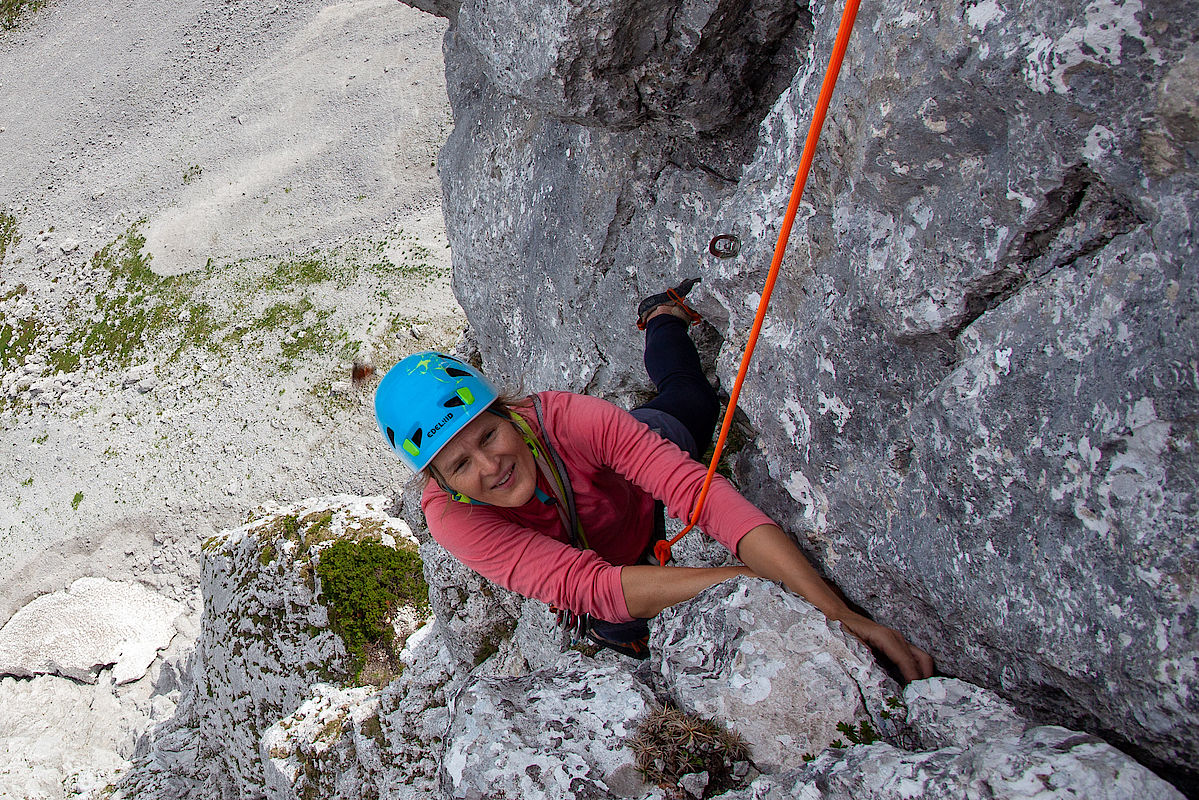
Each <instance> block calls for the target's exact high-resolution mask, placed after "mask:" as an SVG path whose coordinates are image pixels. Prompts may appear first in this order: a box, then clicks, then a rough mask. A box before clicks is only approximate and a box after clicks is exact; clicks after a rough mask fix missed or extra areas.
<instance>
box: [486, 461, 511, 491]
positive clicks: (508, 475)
mask: <svg viewBox="0 0 1199 800" xmlns="http://www.w3.org/2000/svg"><path fill="white" fill-rule="evenodd" d="M515 471H516V465H515V464H513V465H512V466H510V467H508V471H507V472H505V473H504V474H503V477H501V478H500V479H499V481H498V482H497V483H495V484H494V485H493V486H492V487H491V488H492V489H502V488H503V487H504V484H506V483H507V482H508V481H509V480H511V479H512V473H513V472H515Z"/></svg>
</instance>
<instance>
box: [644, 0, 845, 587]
mask: <svg viewBox="0 0 1199 800" xmlns="http://www.w3.org/2000/svg"><path fill="white" fill-rule="evenodd" d="M859 4H860V0H846V3H845V10H844V11H842V13H841V24H840V27H838V29H837V38H836V40H835V41H834V43H833V52H832V55H831V56H829V63H828V67H827V68H826V69H825V71H824V82H823V83H822V84H821V86H820V96H819V98H818V99H817V101H816V108H815V109H814V110H813V112H812V123H811V125H810V126H809V127H808V135H807V138H806V139H805V140H804V149H803V156H802V157H801V158H800V161H799V170H798V171H797V173H796V175H795V184H794V185H793V186H792V188H791V200H790V202H789V203H788V204H787V213H786V214H785V215H784V216H783V225H782V228H781V229H780V230H779V237H778V242H776V243H775V246H774V258H773V259H772V260H771V263H770V272H769V273H767V275H766V284H765V286H764V288H763V289H762V298H761V300H759V301H758V311H757V314H756V315H755V316H754V324H753V327H752V328H751V329H750V332H749V340H748V341H747V342H746V345H745V353H744V355H742V356H741V368H740V370H738V372H737V380H736V382H734V384H733V389H732V391H731V392H729V402H728V407H727V409H726V410H725V414H724V422H723V423H722V424H721V426H720V436H719V437H717V439H716V446H715V448H714V449H713V452H712V462H711V464H709V465H708V474H707V477H705V478H704V485H703V488H701V489H700V492H699V498H698V499H697V500H696V501H695V508H694V510H693V511H692V512H691V521H690V522H688V523H687V527H685V528H683V530H682V531H680V532H679V534H678V535H677V536H675V537H674V538H673V539H669V540H664V541H661V542H658V543H657V545H655V546H654V555H656V556H657V557H658V561H659V562H660V563H662V564H665V563H666V562H667V561H669V560H670V548H671V547H672V546H673V545H674V544H675V543H676V542H678V541H679V539H682V538H683V537H684V536H686V535H687V532H688V531H690V530H691V529H692V528H694V527H695V524H696V522H698V520H699V515H700V512H702V511H703V508H704V501H705V500H706V499H707V497H708V490H709V489H710V488H711V486H712V477H713V476H714V475H715V474H716V465H717V464H718V463H719V462H720V455H721V452H722V451H723V450H724V442H725V439H726V438H728V433H729V429H730V428H731V427H732V425H733V413H734V412H735V411H736V409H737V399H738V397H739V396H740V395H741V384H742V383H744V381H745V376H746V373H748V372H749V364H750V361H751V360H752V359H753V353H754V348H755V347H756V346H757V343H758V335H759V334H760V333H761V330H762V322H763V321H764V320H765V318H766V309H767V307H768V306H769V305H770V293H771V292H772V291H774V283H775V281H776V280H777V279H778V273H779V267H780V266H782V263H783V255H784V254H785V253H786V251H787V240H788V239H790V238H791V228H792V226H793V225H794V224H795V214H796V212H797V211H798V210H799V200H800V198H801V197H803V190H804V187H805V186H806V185H807V182H808V172H809V171H810V170H811V168H812V159H813V157H814V156H815V154H816V144H817V143H818V141H819V140H820V129H821V128H823V127H824V118H825V117H826V116H827V114H828V107H829V103H830V102H831V101H832V97H833V90H834V89H835V88H836V86H837V77H838V76H839V75H840V74H841V62H842V61H843V60H844V59H845V50H846V48H847V47H848V46H849V35H850V33H852V32H853V24H854V20H855V19H857V16H858V6H859Z"/></svg>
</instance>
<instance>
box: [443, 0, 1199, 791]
mask: <svg viewBox="0 0 1199 800" xmlns="http://www.w3.org/2000/svg"><path fill="white" fill-rule="evenodd" d="M784 5H785V4H784ZM840 10H841V6H840V5H833V4H806V5H801V6H791V5H787V6H786V8H784V7H783V6H774V7H766V6H762V5H758V4H754V3H734V2H720V0H696V2H686V3H683V2H671V1H670V0H651V2H645V3H638V4H635V7H634V6H633V5H631V4H626V3H622V2H618V0H610V1H609V2H599V0H590V1H589V2H582V3H570V4H566V3H559V4H550V5H548V6H544V7H543V6H536V7H534V6H530V5H528V4H523V5H522V4H517V3H512V2H503V3H485V2H482V0H465V1H464V2H463V3H462V4H461V7H460V8H459V10H458V15H457V22H456V23H453V24H451V26H450V29H449V31H448V32H447V36H446V47H445V53H446V70H447V79H448V86H449V92H450V97H451V103H452V105H453V107H454V115H455V128H454V131H453V133H452V134H451V137H450V140H449V142H448V143H447V145H446V147H445V148H444V149H443V151H442V153H441V156H440V160H439V170H440V173H441V177H442V183H443V190H444V194H445V214H446V222H447V227H448V232H449V238H450V241H451V244H452V247H453V259H454V288H455V292H456V294H457V296H458V298H459V301H460V302H461V304H462V306H463V308H464V309H465V311H466V314H467V317H468V319H469V320H470V323H471V326H472V329H473V331H474V333H475V335H476V336H477V339H478V344H479V348H480V351H481V354H482V357H483V361H484V366H485V368H486V370H487V371H488V372H489V373H491V374H492V375H494V376H496V377H497V378H498V379H500V381H501V382H510V383H523V384H524V385H525V386H526V387H528V388H531V389H532V388H536V389H541V388H560V389H569V390H576V391H586V392H590V393H594V394H599V395H603V396H605V397H608V398H610V399H613V400H614V401H617V402H622V403H628V402H630V401H631V400H634V399H636V398H638V397H643V396H645V393H646V392H647V391H648V390H649V388H650V387H648V386H647V382H646V379H645V376H644V374H643V371H642V369H641V366H640V360H641V359H640V341H639V336H638V334H637V333H636V331H635V330H634V328H633V326H632V319H633V309H634V307H635V305H636V301H637V299H639V298H640V297H642V296H645V295H647V294H650V293H652V292H657V291H661V290H662V288H663V287H664V286H667V285H673V284H674V283H676V282H677V281H678V280H679V279H680V278H683V277H688V276H691V275H696V276H699V277H702V279H703V283H701V284H700V286H699V287H697V289H696V291H695V292H693V294H692V297H693V298H694V301H695V305H696V306H697V308H698V309H699V310H700V311H701V312H702V313H703V314H704V315H705V318H706V320H707V322H708V324H709V325H710V326H711V330H712V332H714V333H715V334H716V335H717V337H718V339H719V340H720V341H721V344H720V352H719V354H718V358H717V361H716V368H717V374H718V375H719V377H720V380H721V381H722V383H723V384H724V385H725V386H726V387H727V386H729V385H730V384H731V382H732V378H733V376H734V375H735V373H736V369H737V365H738V363H739V360H740V354H741V350H742V347H743V345H744V343H745V337H746V332H747V331H748V329H749V327H750V323H751V320H752V317H753V314H754V312H755V306H756V303H757V300H758V296H759V294H760V293H761V291H762V287H763V280H764V276H765V270H766V265H767V264H768V263H769V258H770V252H771V249H772V247H773V244H774V240H775V237H776V233H777V230H778V220H779V219H780V217H781V214H782V209H783V208H784V207H785V205H786V198H787V194H788V192H789V190H790V185H791V181H792V177H793V175H794V172H795V168H796V166H797V164H798V160H799V156H800V151H801V147H802V139H803V135H804V132H805V130H806V124H807V120H808V119H809V116H810V111H811V108H812V107H813V105H814V103H815V98H816V95H817V90H818V87H819V83H820V79H821V75H822V72H823V69H824V65H825V63H826V59H827V57H828V53H829V52H830V50H831V43H832V38H833V35H834V31H835V29H836V26H837V23H838V18H839V14H840ZM1197 17H1199V4H1197V3H1196V1H1195V0H1151V1H1147V2H1141V0H1130V1H1129V2H1114V3H1106V4H1089V5H1088V4H1061V3H1059V4H1043V3H1041V4H1036V3H1025V4H996V3H990V2H977V3H976V2H970V3H966V4H964V5H963V4H961V3H950V2H933V3H923V2H913V1H912V0H899V2H888V3H882V2H878V0H867V2H865V3H863V5H862V7H861V11H860V14H859V18H858V23H857V27H856V30H855V33H854V36H853V38H852V40H851V43H850V46H849V50H848V55H847V60H846V65H845V68H844V70H843V73H842V78H841V82H840V84H839V87H838V89H837V94H836V95H835V97H834V103H833V110H832V114H831V116H830V118H829V121H828V122H827V123H826V126H825V131H824V135H823V139H822V142H821V145H820V149H819V150H818V151H817V157H816V160H815V163H814V166H813V170H812V174H811V178H810V180H809V184H808V187H807V190H806V193H805V196H804V201H803V204H802V206H801V213H800V215H799V217H798V223H797V226H796V229H795V232H794V234H793V235H792V241H791V245H790V248H789V250H788V254H787V257H786V258H785V259H784V260H783V264H782V271H781V275H780V279H779V281H778V284H777V285H776V287H775V290H774V294H773V298H772V302H771V310H770V314H769V316H768V318H767V323H766V325H765V328H764V331H763V336H762V339H761V341H760V342H759V344H758V347H757V351H756V355H755V361H754V364H753V366H752V367H751V369H750V371H749V376H748V382H747V384H746V388H745V389H744V391H743V393H742V400H741V404H740V405H741V410H742V412H743V413H744V421H745V426H746V428H745V430H746V432H747V433H748V434H749V439H750V444H749V445H748V446H747V447H746V448H745V450H743V451H742V458H741V464H742V466H741V477H742V479H743V485H744V486H745V487H746V489H747V491H748V492H749V493H750V496H751V497H752V499H754V500H755V501H756V502H758V503H759V504H760V505H762V506H763V507H764V508H765V510H767V511H768V512H769V513H771V514H772V515H773V516H774V517H775V518H776V519H778V520H779V521H780V522H781V523H782V524H783V525H784V527H786V528H788V529H789V530H791V531H792V532H794V533H795V534H796V535H797V536H798V537H799V538H800V539H801V541H802V543H803V544H804V546H805V548H806V549H807V550H808V551H809V552H811V553H812V554H813V555H814V556H815V557H816V560H817V561H818V562H819V564H820V566H821V568H822V569H823V570H824V571H825V572H826V573H827V574H829V575H830V576H831V577H832V578H833V579H834V580H835V581H836V582H837V583H838V584H839V585H840V586H841V588H842V589H843V590H844V591H845V592H846V594H847V595H848V596H849V597H850V599H852V600H853V601H854V602H856V603H858V604H859V605H860V606H862V607H864V608H865V609H866V610H867V611H869V612H870V613H872V614H873V615H875V616H876V618H878V619H880V620H881V621H884V622H886V623H888V624H890V625H893V626H895V627H898V628H900V629H901V630H903V631H904V632H905V633H906V634H908V635H909V636H910V637H911V638H912V639H913V640H914V641H915V642H916V643H917V644H919V645H921V646H923V647H925V648H926V649H929V650H931V651H932V652H933V653H934V655H935V656H936V657H937V659H938V662H939V663H940V665H941V666H942V668H943V669H945V670H946V671H947V672H949V673H952V674H956V675H960V676H962V677H965V678H968V679H970V680H971V681H974V682H977V683H980V684H983V685H985V686H988V687H991V688H993V689H995V690H996V691H998V692H1000V693H1001V694H1003V696H1005V697H1006V698H1008V699H1010V700H1013V701H1015V702H1016V703H1017V705H1018V706H1019V707H1020V708H1021V709H1022V710H1025V711H1028V712H1030V713H1033V714H1035V715H1037V716H1038V717H1039V718H1041V719H1043V720H1047V721H1053V722H1057V723H1060V724H1064V725H1068V726H1070V727H1081V728H1083V729H1085V730H1088V731H1091V732H1094V733H1099V734H1102V735H1103V736H1105V737H1108V738H1109V739H1110V740H1111V741H1113V742H1116V743H1118V744H1120V745H1121V746H1125V747H1128V748H1130V749H1131V750H1132V751H1134V752H1136V753H1137V754H1138V755H1139V756H1141V757H1144V758H1146V759H1147V760H1148V761H1149V762H1151V763H1153V764H1154V765H1155V766H1156V767H1157V768H1159V769H1163V770H1167V771H1169V772H1170V773H1171V774H1173V775H1174V776H1175V777H1176V779H1178V780H1180V781H1183V782H1187V781H1190V782H1191V784H1190V785H1192V786H1194V785H1195V783H1194V781H1196V779H1197V775H1196V773H1195V771H1194V765H1195V764H1196V763H1199V734H1197V733H1196V731H1199V724H1197V723H1199V705H1197V703H1199V700H1197V698H1199V677H1197V676H1199V672H1197V671H1196V668H1195V665H1196V659H1197V658H1199V656H1197V653H1199V643H1197V634H1196V631H1199V618H1197V616H1196V605H1195V602H1194V574H1195V558H1194V553H1195V548H1196V543H1197V540H1196V530H1197V527H1196V525H1195V524H1194V522H1195V519H1196V518H1197V517H1199V510H1197V508H1196V486H1195V484H1196V475H1197V474H1199V470H1197V469H1196V460H1197V457H1199V456H1197V452H1199V450H1197V447H1196V436H1195V419H1196V418H1197V416H1199V368H1197V367H1196V361H1195V346H1194V345H1195V342H1196V341H1199V313H1196V311H1197V306H1199V287H1197V286H1196V280H1195V279H1196V270H1195V264H1196V252H1195V241H1196V239H1197V238H1199V237H1197V236H1196V231H1195V215H1194V213H1193V209H1194V208H1196V207H1199V179H1197V176H1196V169H1195V164H1196V161H1195V158H1196V152H1195V151H1196V130H1199V125H1197V122H1196V121H1197V120H1199V112H1197V111H1196V109H1197V108H1199V104H1197V103H1196V99H1195V98H1196V92H1197V91H1199V89H1197V83H1196V77H1195V76H1196V66H1195V63H1196V58H1197V55H1196V49H1195V45H1194V44H1193V41H1192V40H1193V36H1192V35H1191V33H1190V31H1189V26H1187V25H1185V24H1179V21H1180V20H1187V19H1195V18H1197ZM633 20H636V24H629V23H631V21H633ZM649 21H666V22H667V23H668V24H666V25H652V24H649ZM651 31H654V32H655V33H654V34H650V33H649V32H651ZM749 44H752V46H748V45H749ZM738 59H740V61H739V62H738V61H737V60H738ZM720 233H733V234H735V235H737V236H738V237H739V238H740V240H741V244H742V247H741V251H740V254H739V255H738V256H736V257H735V258H729V259H717V258H714V257H712V256H710V255H708V254H707V251H706V246H707V243H708V240H709V239H710V238H711V237H712V236H714V235H716V234H720Z"/></svg>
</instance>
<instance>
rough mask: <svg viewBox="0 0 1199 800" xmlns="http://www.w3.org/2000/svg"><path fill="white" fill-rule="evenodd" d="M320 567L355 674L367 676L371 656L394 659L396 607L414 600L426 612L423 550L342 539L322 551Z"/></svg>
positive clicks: (334, 622)
mask: <svg viewBox="0 0 1199 800" xmlns="http://www.w3.org/2000/svg"><path fill="white" fill-rule="evenodd" d="M316 572H317V576H318V577H319V578H320V581H321V595H320V597H321V601H322V602H323V603H324V604H325V607H326V608H328V609H329V623H330V625H331V626H332V628H333V630H334V631H336V632H337V633H338V635H340V636H341V638H342V639H343V640H344V641H345V644H346V650H348V651H349V653H350V656H351V657H352V658H353V666H352V671H353V673H354V674H355V676H356V677H358V678H361V677H362V672H363V667H364V666H366V665H368V662H373V661H377V660H383V661H387V662H395V653H394V650H393V642H392V639H393V638H394V631H393V630H392V626H391V621H392V618H393V617H394V615H395V613H396V611H397V610H398V609H399V608H400V607H402V606H413V607H415V608H416V609H418V610H420V611H422V612H423V611H425V610H426V609H427V608H428V604H429V586H428V584H426V583H425V577H424V572H423V568H422V564H421V559H420V556H419V555H418V554H417V553H415V552H412V551H409V550H403V549H396V548H392V547H387V546H386V545H382V544H379V543H378V542H371V541H365V542H352V541H348V540H345V539H342V540H340V541H338V542H335V543H334V544H333V545H331V546H330V547H328V548H326V549H325V550H323V551H321V555H320V563H319V564H318V565H317V568H316ZM372 671H374V670H372Z"/></svg>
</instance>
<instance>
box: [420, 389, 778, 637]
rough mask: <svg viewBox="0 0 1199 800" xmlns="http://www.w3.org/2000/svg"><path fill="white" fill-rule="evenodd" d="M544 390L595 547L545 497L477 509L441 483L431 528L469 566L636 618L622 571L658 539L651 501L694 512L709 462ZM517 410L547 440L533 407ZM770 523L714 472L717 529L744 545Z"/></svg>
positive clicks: (709, 513)
mask: <svg viewBox="0 0 1199 800" xmlns="http://www.w3.org/2000/svg"><path fill="white" fill-rule="evenodd" d="M539 397H540V398H541V403H542V412H543V415H544V417H545V425H546V428H547V429H548V433H549V438H550V440H551V441H552V442H553V445H554V447H555V449H557V451H558V454H559V455H560V456H561V457H562V461H563V462H564V463H565V465H566V471H567V473H569V476H570V483H571V486H572V487H573V489H574V494H575V506H576V508H577V509H578V514H579V519H580V521H581V522H582V525H583V530H584V531H585V532H586V535H587V543H588V545H589V547H590V548H591V549H589V550H579V549H577V548H575V547H572V546H571V544H570V540H569V538H568V536H567V533H566V531H565V530H564V529H563V526H562V523H561V521H560V520H559V517H558V513H557V511H555V509H554V508H553V506H550V505H546V504H545V503H543V502H541V501H540V500H538V499H536V498H534V499H532V500H530V501H529V502H528V503H526V504H525V505H523V506H520V507H519V508H500V507H498V506H485V505H469V504H465V503H457V502H454V501H452V500H450V499H449V497H448V496H447V495H446V493H445V492H444V491H443V490H442V489H441V488H440V487H438V486H437V485H436V484H435V483H433V482H430V483H429V485H428V486H426V487H425V491H424V494H423V496H422V497H421V508H422V509H423V510H424V512H425V519H426V521H427V522H428V525H429V531H430V533H432V535H433V538H434V539H436V540H437V541H438V542H439V543H440V544H441V545H442V546H443V547H444V548H445V549H446V550H448V551H449V552H450V553H452V554H453V555H454V556H455V557H456V558H458V559H459V560H460V561H462V563H464V564H466V566H468V567H470V568H471V569H473V570H474V571H476V572H478V573H479V574H480V575H482V576H483V577H485V578H487V579H489V580H491V581H494V582H495V583H498V584H500V585H501V586H504V587H506V588H508V589H511V590H512V591H514V592H517V593H519V594H522V595H524V596H525V597H534V598H537V599H538V600H542V601H544V602H546V603H550V604H553V605H556V606H558V607H560V608H568V609H571V610H572V611H576V612H586V613H588V614H591V615H592V616H594V617H597V618H599V619H604V620H609V621H612V622H627V621H629V620H631V619H632V617H631V616H630V615H629V609H628V606H627V604H626V603H625V599H624V591H623V589H622V588H621V582H620V573H621V568H622V567H623V566H625V565H629V564H635V563H637V561H638V559H639V558H640V557H641V554H642V553H643V552H644V551H645V548H646V547H647V546H648V544H649V540H650V537H651V536H652V535H653V508H654V498H655V497H656V498H658V499H660V500H662V502H663V503H665V504H666V509H667V511H668V512H669V513H670V515H671V516H673V517H675V518H679V519H686V518H688V517H689V516H690V514H691V509H692V508H693V507H694V504H695V500H696V498H697V497H698V496H699V492H700V489H701V487H702V486H703V482H704V476H705V475H706V474H707V469H706V468H705V467H704V466H703V465H702V464H699V463H697V462H696V461H694V460H693V459H691V458H690V457H689V456H688V455H687V454H686V453H684V452H683V451H682V450H680V449H679V448H678V447H676V446H675V445H674V444H673V443H672V442H669V441H667V440H666V439H663V438H662V437H660V436H658V435H657V434H655V433H654V432H653V431H651V430H650V429H649V428H648V427H647V426H646V425H645V424H644V423H642V422H640V421H639V420H637V419H635V418H634V417H633V416H631V415H630V414H629V413H628V412H626V411H623V410H621V409H619V408H617V407H616V406H614V405H612V404H611V403H608V402H606V401H604V400H600V399H597V398H594V397H588V396H586V395H579V394H571V393H568V392H541V393H540V394H539ZM516 411H517V412H518V413H519V414H521V416H523V417H524V418H525V420H526V421H527V422H528V423H529V425H530V427H532V428H533V429H534V430H535V431H537V433H538V434H539V435H541V436H542V437H543V438H544V436H545V432H543V431H540V430H538V424H537V417H536V414H535V413H534V411H533V408H532V407H531V406H530V407H528V408H517V409H516ZM539 485H542V487H543V488H545V487H544V483H540V484H539ZM763 524H773V522H772V520H771V519H770V517H768V516H766V515H765V514H763V513H762V512H761V511H759V510H758V509H757V508H756V507H755V506H754V505H753V504H751V503H750V502H749V501H748V500H746V499H745V498H743V497H742V496H741V495H740V494H739V493H738V492H737V490H736V489H734V488H733V486H732V484H730V483H729V482H728V481H726V480H725V479H724V478H722V477H720V476H719V475H717V476H715V477H714V478H713V481H712V487H711V489H710V490H709V492H708V498H707V500H706V501H705V503H704V510H703V513H702V514H701V516H700V519H699V526H700V527H701V528H703V530H704V531H705V532H706V533H708V535H710V536H712V538H714V539H716V540H717V541H719V542H720V543H721V544H723V545H724V546H725V547H727V548H728V549H729V550H730V551H732V552H734V553H735V552H737V543H738V542H740V541H741V537H742V536H744V535H745V534H746V533H748V532H749V531H750V530H752V529H753V528H755V527H757V526H758V525H763Z"/></svg>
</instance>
